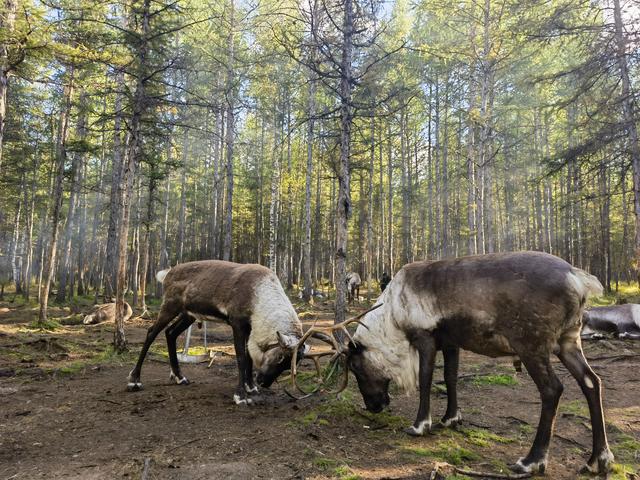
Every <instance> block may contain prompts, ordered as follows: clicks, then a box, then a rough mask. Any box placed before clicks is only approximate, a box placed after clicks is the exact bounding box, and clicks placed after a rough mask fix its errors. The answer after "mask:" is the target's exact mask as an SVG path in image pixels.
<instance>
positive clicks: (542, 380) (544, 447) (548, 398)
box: [511, 348, 564, 474]
mask: <svg viewBox="0 0 640 480" xmlns="http://www.w3.org/2000/svg"><path fill="white" fill-rule="evenodd" d="M523 350H525V349H524V348H523V349H519V351H518V353H519V354H520V359H521V360H522V363H523V364H524V366H525V367H526V369H527V372H529V375H530V376H531V378H532V379H533V381H534V382H535V384H536V386H537V387H538V391H539V392H540V399H541V401H542V410H541V412H540V421H539V423H538V431H537V432H536V437H535V439H534V441H533V445H532V446H531V450H529V453H528V454H527V456H526V457H523V458H520V459H519V460H518V461H517V462H516V464H515V465H513V466H512V467H511V468H512V470H514V471H515V472H518V473H534V474H535V473H544V470H545V468H546V466H547V452H548V450H549V442H550V440H551V434H552V432H553V425H554V422H555V419H556V412H557V410H558V402H559V401H560V396H561V395H562V390H563V389H564V387H563V386H562V383H561V382H560V379H559V378H558V376H557V375H556V374H555V372H554V371H553V367H552V366H551V361H550V359H549V355H548V354H547V353H544V352H537V354H535V355H531V354H527V353H526V352H525V351H523Z"/></svg>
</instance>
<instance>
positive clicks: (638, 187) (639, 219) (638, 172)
mask: <svg viewBox="0 0 640 480" xmlns="http://www.w3.org/2000/svg"><path fill="white" fill-rule="evenodd" d="M613 14H614V19H615V37H616V47H617V54H618V55H617V60H618V69H619V70H620V80H621V86H622V97H621V99H620V100H621V103H622V113H623V118H624V123H625V126H626V129H627V134H628V135H629V150H630V153H631V166H632V169H633V199H634V201H633V207H634V215H635V217H636V225H635V227H636V228H635V256H636V259H635V260H636V276H637V281H638V285H640V143H639V140H638V127H637V125H636V112H635V109H634V104H633V95H632V92H631V81H630V79H629V65H628V63H627V46H626V39H625V38H624V32H623V28H622V12H621V9H620V0H613Z"/></svg>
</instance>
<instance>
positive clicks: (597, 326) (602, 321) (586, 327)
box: [581, 303, 640, 340]
mask: <svg viewBox="0 0 640 480" xmlns="http://www.w3.org/2000/svg"><path fill="white" fill-rule="evenodd" d="M582 325H583V326H582V333H581V336H582V338H585V339H592V338H594V339H595V338H602V337H603V333H610V334H613V335H615V336H617V337H618V338H631V339H634V340H640V305H638V304H635V303H627V304H625V305H612V306H609V307H593V308H590V309H588V310H585V312H584V315H583V316H582Z"/></svg>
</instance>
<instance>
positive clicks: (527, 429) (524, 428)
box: [518, 423, 534, 435]
mask: <svg viewBox="0 0 640 480" xmlns="http://www.w3.org/2000/svg"><path fill="white" fill-rule="evenodd" d="M518 430H520V433H521V434H523V435H529V434H530V433H533V432H534V428H533V427H532V426H531V425H529V424H528V423H521V424H520V425H518Z"/></svg>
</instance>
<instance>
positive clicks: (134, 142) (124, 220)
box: [113, 0, 151, 352]
mask: <svg viewBox="0 0 640 480" xmlns="http://www.w3.org/2000/svg"><path fill="white" fill-rule="evenodd" d="M150 6H151V0H144V2H143V6H142V11H141V19H140V20H141V25H142V31H141V35H140V45H139V46H138V48H137V56H138V58H137V62H138V71H137V75H136V77H137V80H136V87H135V93H134V96H133V105H132V107H133V108H132V112H131V119H130V121H129V135H128V142H127V149H126V152H125V158H124V161H123V168H122V178H121V182H120V186H119V190H120V193H119V195H118V197H119V199H120V202H119V208H118V210H119V213H120V217H121V221H120V222H119V223H120V228H119V232H118V233H119V235H118V256H117V266H118V273H117V282H116V328H115V331H114V333H113V346H114V349H115V351H116V352H124V351H126V350H127V340H126V336H125V332H124V316H125V303H124V294H125V280H126V273H127V240H128V233H129V217H130V213H131V197H132V193H133V182H134V178H135V173H136V169H137V165H138V163H139V156H140V149H141V146H142V131H141V121H142V117H143V115H144V113H145V112H146V110H147V108H148V106H149V105H148V98H147V96H146V85H145V82H146V81H147V56H148V54H149V43H148V35H149V21H150V17H151V12H150Z"/></svg>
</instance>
